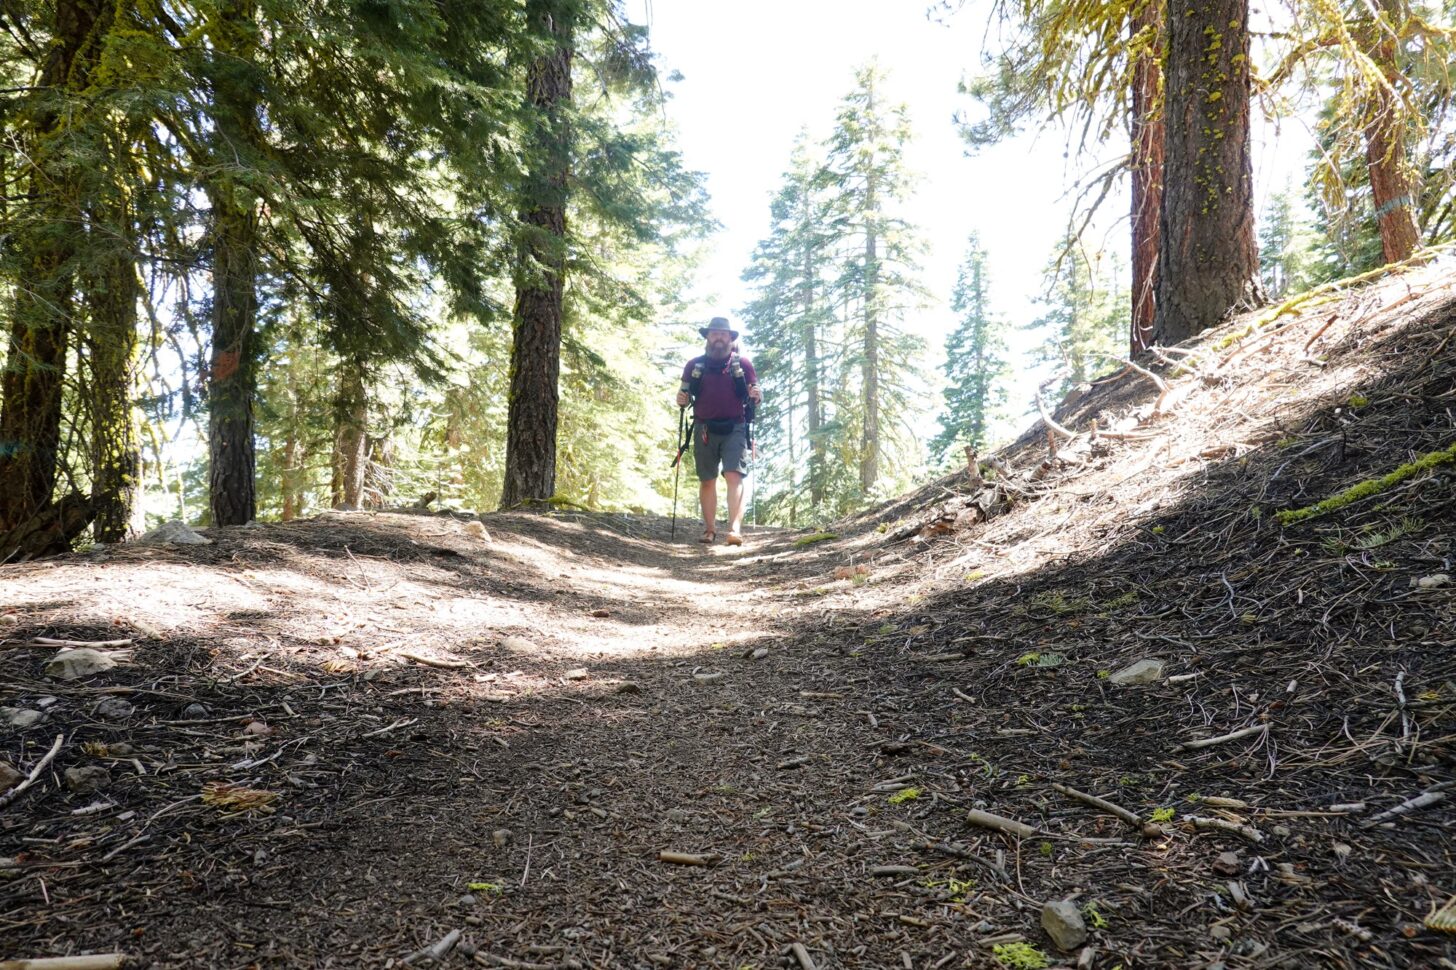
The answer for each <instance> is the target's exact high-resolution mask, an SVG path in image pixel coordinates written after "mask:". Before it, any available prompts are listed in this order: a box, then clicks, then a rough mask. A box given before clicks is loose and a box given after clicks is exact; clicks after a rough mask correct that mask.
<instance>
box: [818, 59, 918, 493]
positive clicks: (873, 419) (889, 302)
mask: <svg viewBox="0 0 1456 970" xmlns="http://www.w3.org/2000/svg"><path fill="white" fill-rule="evenodd" d="M883 86H884V74H883V73H882V72H881V71H880V69H879V68H878V67H875V66H873V65H871V66H869V67H866V68H863V69H861V70H859V71H858V72H856V74H855V88H854V90H853V91H851V92H850V93H849V95H848V96H846V97H845V98H844V100H843V101H842V102H841V104H840V108H839V112H838V116H837V118H836V123H835V127H834V131H833V133H832V134H831V135H830V137H829V142H828V146H827V147H828V160H827V163H826V165H825V168H824V172H823V175H822V182H823V184H824V185H825V187H826V191H827V203H826V204H827V212H828V216H829V220H828V225H829V227H830V228H831V231H832V232H833V233H834V239H835V245H836V246H837V247H838V248H839V249H840V251H841V253H842V263H841V269H840V272H839V275H838V279H837V280H836V281H835V287H836V290H837V292H838V293H839V294H840V295H841V296H842V298H843V299H844V300H845V301H846V302H847V303H852V304H853V305H854V306H855V307H856V308H857V312H856V313H855V314H854V317H853V319H852V320H847V321H846V343H847V345H848V346H849V347H851V348H852V350H851V351H850V353H849V357H848V358H847V359H848V361H849V362H850V363H852V364H853V365H854V366H857V368H858V370H859V374H858V378H859V380H858V387H859V392H860V400H859V421H860V434H859V441H858V456H857V457H858V461H857V462H856V464H857V465H858V466H859V486H860V490H861V493H862V494H865V495H868V494H870V493H871V491H872V490H873V489H874V488H875V486H876V485H877V484H878V482H879V480H880V476H881V455H882V451H883V449H884V447H885V444H886V438H887V437H888V436H890V435H892V434H893V424H894V423H895V422H896V421H898V420H900V419H902V418H903V416H904V415H905V413H906V410H907V408H908V406H909V404H910V401H909V398H908V395H907V393H906V392H907V391H908V389H909V381H908V380H907V378H908V372H909V370H910V365H911V359H912V357H913V356H914V355H915V354H916V353H917V352H918V351H919V349H920V346H921V344H920V341H919V338H916V337H913V336H911V335H909V334H907V333H906V332H905V331H904V330H903V329H901V327H900V323H901V322H902V321H903V320H904V318H905V316H906V315H907V314H908V313H910V312H911V311H912V310H914V309H916V308H917V307H918V306H919V305H921V304H922V303H923V300H924V290H923V288H922V286H921V284H920V283H919V281H918V279H917V278H916V274H917V273H918V271H919V256H920V249H921V244H920V242H919V240H918V238H917V237H916V235H915V230H914V228H913V227H912V226H911V225H910V224H909V223H908V222H906V221H905V220H904V219H903V218H902V217H901V216H900V215H899V214H898V209H899V206H900V204H901V203H903V201H904V200H905V198H906V197H907V196H908V194H909V192H910V188H911V179H910V175H909V172H908V171H907V170H906V168H905V161H904V152H905V145H906V143H907V142H908V141H909V139H910V124H909V118H908V115H907V113H906V109H905V107H904V106H903V105H891V104H887V103H886V99H885V95H884V93H883V91H882V88H883Z"/></svg>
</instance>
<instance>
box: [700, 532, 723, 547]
mask: <svg viewBox="0 0 1456 970" xmlns="http://www.w3.org/2000/svg"><path fill="white" fill-rule="evenodd" d="M717 538H718V533H716V532H714V531H713V530H712V529H704V530H703V534H702V535H701V536H699V537H698V541H699V542H702V543H706V544H709V545H711V544H712V542H713V540H715V539H717Z"/></svg>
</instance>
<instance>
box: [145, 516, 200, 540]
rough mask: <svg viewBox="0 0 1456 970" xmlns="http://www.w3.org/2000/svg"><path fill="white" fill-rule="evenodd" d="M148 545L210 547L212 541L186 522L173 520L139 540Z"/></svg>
mask: <svg viewBox="0 0 1456 970" xmlns="http://www.w3.org/2000/svg"><path fill="white" fill-rule="evenodd" d="M137 541H138V542H144V543H146V544H148V545H153V546H158V545H162V544H163V543H167V542H170V543H173V544H174V545H178V546H210V545H212V540H211V539H209V538H207V537H206V536H204V535H202V534H201V533H199V532H197V531H195V530H194V529H192V528H191V527H190V526H188V525H187V523H185V522H181V521H179V520H177V519H173V520H172V521H171V522H164V523H162V524H161V525H159V526H157V527H156V528H155V529H153V530H152V531H151V532H148V533H147V534H146V535H144V536H142V537H141V538H140V539H138V540H137Z"/></svg>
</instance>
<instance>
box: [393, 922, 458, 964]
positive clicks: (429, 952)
mask: <svg viewBox="0 0 1456 970" xmlns="http://www.w3.org/2000/svg"><path fill="white" fill-rule="evenodd" d="M460 936H461V933H460V931H459V930H451V931H450V932H448V933H446V934H445V935H444V936H442V937H441V938H440V939H438V940H436V941H435V942H434V943H431V944H430V945H429V946H427V947H425V948H424V949H423V950H416V951H415V952H414V953H411V954H410V955H409V956H407V957H405V958H404V963H405V964H406V965H412V964H413V963H414V962H415V961H416V960H428V961H429V962H431V963H438V962H439V961H441V960H443V959H445V957H446V956H448V955H449V953H450V951H451V950H453V949H455V944H456V943H459V942H460Z"/></svg>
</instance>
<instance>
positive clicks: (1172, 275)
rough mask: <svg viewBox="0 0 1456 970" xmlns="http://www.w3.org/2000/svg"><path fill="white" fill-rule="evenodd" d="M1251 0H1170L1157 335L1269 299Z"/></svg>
mask: <svg viewBox="0 0 1456 970" xmlns="http://www.w3.org/2000/svg"><path fill="white" fill-rule="evenodd" d="M1248 25H1249V7H1248V0H1198V2H1197V3H1196V4H1193V5H1189V4H1182V3H1173V4H1170V5H1169V7H1168V32H1167V38H1168V40H1167V43H1168V51H1167V76H1166V88H1165V91H1166V93H1165V99H1166V111H1165V118H1166V121H1165V124H1166V129H1165V133H1164V135H1165V156H1164V165H1163V205H1162V220H1161V224H1160V234H1161V239H1160V240H1159V247H1158V281H1157V289H1156V294H1157V297H1156V299H1157V308H1156V323H1155V324H1154V328H1153V339H1154V340H1155V341H1157V342H1158V343H1163V344H1171V343H1177V342H1179V341H1180V340H1185V339H1187V338H1188V337H1191V336H1193V335H1194V334H1196V333H1199V332H1200V331H1202V330H1205V329H1207V328H1208V327H1211V326H1213V325H1214V324H1217V323H1219V322H1220V321H1222V320H1224V319H1225V318H1227V317H1228V315H1229V314H1230V313H1231V312H1232V311H1234V310H1235V309H1238V308H1240V307H1249V306H1255V305H1257V304H1259V303H1260V302H1262V301H1263V293H1262V291H1261V289H1260V287H1259V249H1258V245H1257V244H1256V242H1255V240H1254V179H1253V170H1252V165H1251V163H1250V159H1249V92H1250V81H1249V26H1248Z"/></svg>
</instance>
